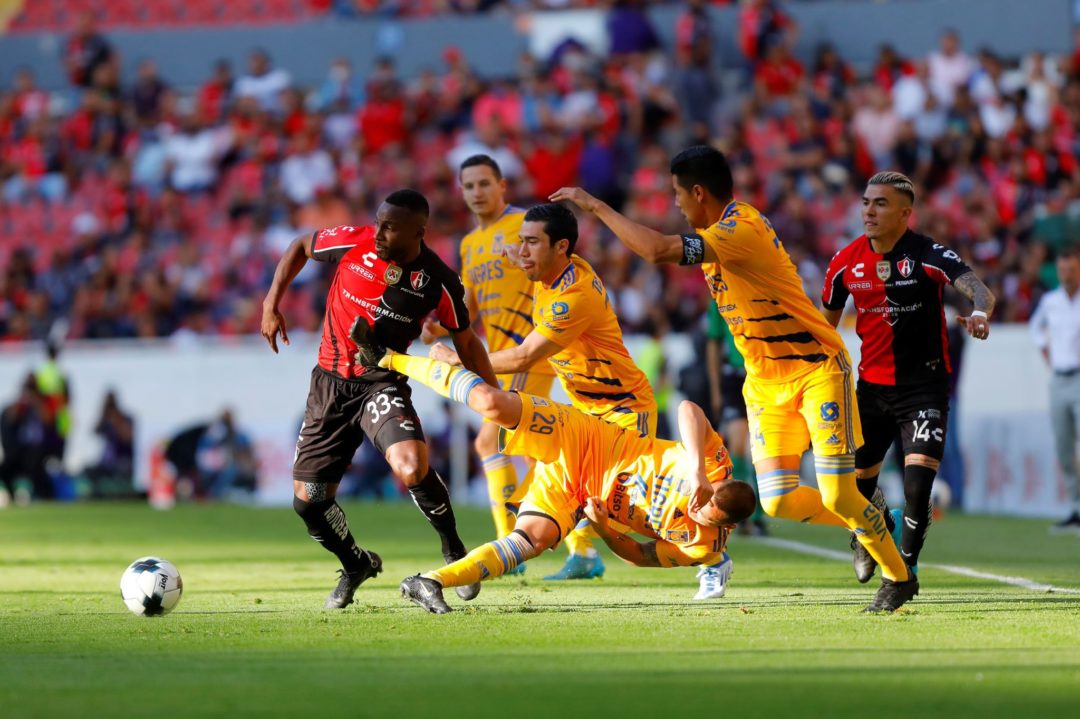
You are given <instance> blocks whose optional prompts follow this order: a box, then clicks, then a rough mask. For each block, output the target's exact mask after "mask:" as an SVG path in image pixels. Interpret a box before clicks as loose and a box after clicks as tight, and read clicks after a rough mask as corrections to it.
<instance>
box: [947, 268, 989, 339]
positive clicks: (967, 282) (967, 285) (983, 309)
mask: <svg viewBox="0 0 1080 719" xmlns="http://www.w3.org/2000/svg"><path fill="white" fill-rule="evenodd" d="M953 287H955V288H956V289H957V290H958V291H959V292H960V294H962V295H963V296H964V297H967V298H968V299H969V300H971V302H972V304H974V305H975V309H974V310H973V311H972V313H971V315H970V316H969V317H957V318H956V321H957V322H959V323H960V324H961V325H963V327H964V329H966V330H967V332H968V334H969V335H971V336H972V337H974V338H975V339H977V340H984V339H986V338H987V337H989V336H990V315H992V314H994V305H995V304H996V299H995V298H994V293H993V292H991V291H990V288H989V287H987V286H986V285H985V284H983V281H982V280H980V279H979V278H978V277H976V276H975V273H974V272H965V273H964V274H962V275H960V276H959V277H957V278H956V279H955V280H953Z"/></svg>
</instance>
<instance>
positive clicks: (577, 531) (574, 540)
mask: <svg viewBox="0 0 1080 719" xmlns="http://www.w3.org/2000/svg"><path fill="white" fill-rule="evenodd" d="M599 538H600V537H599V535H598V534H597V533H596V530H595V529H593V528H592V525H591V524H589V520H587V519H583V520H581V521H580V522H578V525H577V526H576V527H574V530H573V531H572V532H570V533H569V534H567V535H566V548H567V549H568V550H569V551H570V554H579V555H581V556H583V557H587V556H591V555H592V554H595V553H596V550H595V549H593V541H592V540H594V539H599Z"/></svg>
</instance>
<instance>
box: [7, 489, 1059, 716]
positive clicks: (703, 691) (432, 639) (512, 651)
mask: <svg viewBox="0 0 1080 719" xmlns="http://www.w3.org/2000/svg"><path fill="white" fill-rule="evenodd" d="M346 511H347V512H348V515H349V519H350V523H351V525H352V527H353V530H354V532H355V534H356V535H357V537H358V539H359V540H360V542H361V544H363V545H364V546H366V547H370V548H372V549H375V550H377V551H378V552H379V553H381V554H382V556H383V558H384V560H385V566H386V569H385V571H384V573H383V574H382V575H381V576H379V577H378V578H377V579H376V580H374V581H371V582H369V583H368V584H365V585H364V586H363V587H362V588H361V589H360V591H359V592H358V593H357V599H358V601H357V603H356V604H355V605H353V606H351V607H349V608H348V609H346V610H345V611H342V612H337V613H328V612H324V611H323V610H322V609H321V607H322V602H323V599H324V597H325V596H326V594H327V593H328V592H329V590H330V589H331V587H332V586H333V584H334V582H335V579H336V575H335V574H334V569H335V568H336V562H335V560H334V559H333V557H331V556H330V555H329V554H328V553H326V552H324V551H323V550H322V549H320V548H319V547H318V546H317V545H316V544H315V543H314V542H312V541H311V539H309V538H308V537H307V535H306V533H305V531H304V528H303V525H302V524H301V522H300V520H299V519H298V518H297V517H296V516H295V515H294V514H293V513H292V512H291V511H290V510H287V509H256V508H248V507H237V506H227V505H217V506H198V507H196V506H184V507H179V508H177V509H176V510H174V511H171V512H155V511H153V510H151V509H148V508H146V507H143V506H138V505H92V506H88V505H83V506H62V505H61V506H45V505H40V506H32V507H29V508H25V509H14V508H13V509H8V510H6V511H3V512H0V717H4V719H17V718H21V717H141V716H153V717H162V718H164V719H172V718H173V717H177V718H180V717H204V716H206V717H210V716H221V717H226V716H229V717H234V716H237V715H240V716H258V717H290V718H298V717H354V716H395V717H414V716H415V717H426V716H431V717H436V716H467V717H499V718H500V719H518V718H520V717H552V718H561V717H578V716H593V717H617V718H620V719H621V717H630V716H634V717H638V716H640V717H646V716H647V717H650V718H652V719H658V718H666V717H678V716H686V717H698V716H702V717H704V716H727V717H754V716H763V717H771V716H799V717H814V716H836V717H844V716H857V717H867V718H869V717H879V716H903V717H908V718H911V719H921V718H922V717H931V716H948V717H966V716H977V717H980V718H985V717H990V716H1008V717H1040V718H1042V717H1051V716H1062V717H1065V716H1068V717H1075V716H1078V714H1077V712H1078V711H1080V709H1078V707H1080V595H1069V594H1056V593H1040V592H1036V591H1031V590H1029V589H1022V588H1019V587H1013V586H1007V585H1004V584H1000V583H997V582H993V581H988V580H981V579H972V578H968V577H962V576H956V575H953V574H949V573H946V572H944V571H942V570H935V569H933V568H929V567H926V568H924V569H923V571H922V574H921V579H922V583H923V590H922V594H921V595H920V596H919V597H917V598H916V599H915V601H914V602H913V603H911V604H910V605H909V607H910V609H908V610H907V611H902V612H901V613H898V614H896V615H892V616H868V615H862V614H860V611H859V610H860V609H862V607H863V606H865V605H866V604H867V603H868V602H869V600H870V598H871V596H872V593H873V589H874V587H876V584H877V582H876V580H875V581H874V583H873V584H871V585H867V586H861V585H859V584H857V583H856V582H855V580H854V579H853V577H852V572H851V568H850V564H845V563H841V562H839V561H835V560H830V559H824V558H817V557H811V556H804V555H800V554H796V553H793V552H791V551H789V550H786V549H780V548H777V547H771V546H765V545H762V544H760V543H758V542H755V541H752V540H745V539H740V538H736V539H735V540H734V541H733V542H732V546H731V548H730V549H731V552H732V555H733V556H734V557H735V575H734V577H733V580H732V583H731V585H730V587H729V590H728V596H727V597H725V598H724V599H722V600H719V601H714V602H709V603H704V604H703V603H698V602H693V601H691V596H692V595H693V592H694V591H695V588H696V581H695V579H694V571H693V570H692V569H679V570H659V569H655V570H642V569H635V568H632V567H628V566H626V565H623V564H622V563H621V562H619V561H618V560H617V559H615V558H613V557H612V556H611V555H610V554H605V559H606V561H607V563H608V573H607V575H606V576H605V577H604V579H603V580H598V581H590V582H587V583H569V584H557V585H556V584H550V583H545V582H542V581H540V577H541V576H542V575H544V574H546V573H548V572H550V571H553V570H554V569H556V568H557V567H558V566H559V565H560V563H561V562H562V559H563V554H562V552H561V551H560V552H559V553H558V554H554V553H547V554H546V555H545V556H543V557H540V558H538V559H536V560H534V561H533V562H530V564H529V567H528V573H527V574H526V575H525V577H524V578H523V579H518V578H511V579H502V580H498V581H495V582H490V583H486V584H485V585H484V590H483V592H482V593H481V595H480V597H479V598H478V599H477V600H476V601H475V602H472V603H470V604H468V605H463V603H462V602H460V601H458V600H457V597H456V596H453V595H452V593H450V592H448V595H449V597H448V598H449V601H450V602H451V604H452V605H453V606H454V607H455V608H456V609H458V610H459V611H456V612H454V613H453V614H450V615H447V616H445V617H436V616H432V615H428V614H425V613H424V612H422V611H421V610H420V609H419V608H417V607H414V606H413V605H411V604H406V603H404V602H403V601H402V600H401V599H400V597H399V596H398V590H397V584H398V581H400V579H401V578H402V577H404V576H405V575H407V574H412V573H414V572H416V571H419V570H424V569H430V568H432V567H433V565H434V564H435V563H436V562H437V561H438V545H437V541H436V537H435V535H434V533H433V532H432V531H431V529H430V528H429V527H428V526H427V524H426V522H424V520H423V519H422V517H420V515H419V514H418V513H417V512H416V510H415V508H413V507H412V506H411V505H410V504H406V503H403V502H402V503H391V504H350V505H346ZM458 514H459V523H460V524H461V526H462V533H463V536H464V538H465V540H466V543H467V544H469V545H470V546H473V545H475V544H477V543H479V542H481V541H484V540H486V539H487V538H488V537H487V532H488V531H489V529H488V528H489V526H490V519H489V517H488V514H487V512H486V511H480V510H477V509H472V508H462V509H459V511H458ZM771 526H772V528H773V529H774V531H775V533H776V535H777V536H780V537H784V538H787V539H794V540H799V541H803V542H807V543H812V544H817V545H820V546H822V547H829V548H832V549H843V548H845V547H846V542H847V539H846V535H845V534H843V533H842V532H839V531H836V530H834V529H830V528H818V527H806V526H800V525H796V524H791V523H783V522H779V521H774V522H773V523H772V525H771ZM148 554H149V555H157V556H162V557H165V558H167V559H169V560H171V561H172V562H174V563H176V565H177V566H178V567H179V568H180V571H181V573H182V574H183V578H184V597H183V599H182V600H181V602H180V605H179V606H178V608H177V609H176V611H174V612H173V613H172V614H170V615H168V616H166V617H163V618H153V619H147V618H142V617H136V616H134V615H132V614H130V613H129V612H128V611H127V609H126V608H125V607H124V606H123V603H122V602H121V600H120V596H119V588H118V585H119V579H120V574H121V572H122V571H123V569H124V567H126V566H127V564H128V563H129V562H131V561H132V560H133V559H135V558H136V557H139V556H143V555H148ZM924 561H927V562H931V563H933V562H937V563H942V564H957V565H964V566H967V567H972V568H975V569H978V570H980V571H984V572H991V573H995V574H1001V575H1015V576H1022V577H1026V578H1028V579H1031V580H1034V581H1038V582H1045V583H1049V584H1054V585H1057V586H1062V587H1071V588H1080V537H1075V536H1069V537H1051V536H1048V535H1047V532H1046V523H1045V522H1035V521H1024V520H1011V519H1008V520H1007V519H991V518H980V517H962V516H949V517H947V518H945V519H944V520H942V521H940V522H938V523H937V524H936V525H935V526H934V528H933V529H932V531H931V534H930V539H929V542H928V545H927V550H926V552H925V553H924Z"/></svg>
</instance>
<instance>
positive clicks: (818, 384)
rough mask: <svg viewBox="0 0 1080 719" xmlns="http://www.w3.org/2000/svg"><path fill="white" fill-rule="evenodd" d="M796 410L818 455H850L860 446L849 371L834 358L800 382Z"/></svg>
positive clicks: (853, 389)
mask: <svg viewBox="0 0 1080 719" xmlns="http://www.w3.org/2000/svg"><path fill="white" fill-rule="evenodd" d="M799 411H800V413H801V415H802V417H803V420H804V422H805V423H806V428H807V431H808V432H809V433H810V444H811V445H812V446H813V449H814V454H816V455H818V456H834V455H840V454H853V453H854V452H855V450H856V449H858V448H859V446H860V445H861V444H862V443H863V435H862V425H861V423H860V421H859V406H858V403H857V402H856V400H855V385H854V383H853V382H852V378H851V371H850V369H849V368H848V367H847V365H846V363H845V362H843V361H842V360H841V359H840V358H833V359H830V360H829V361H828V362H826V363H825V364H824V365H823V366H822V367H820V368H819V369H817V370H815V371H813V372H811V373H810V374H808V375H806V377H805V378H804V379H803V380H802V394H801V399H800V402H799Z"/></svg>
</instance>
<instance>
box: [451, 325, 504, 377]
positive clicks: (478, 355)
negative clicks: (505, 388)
mask: <svg viewBox="0 0 1080 719" xmlns="http://www.w3.org/2000/svg"><path fill="white" fill-rule="evenodd" d="M451 339H453V341H454V347H455V348H456V349H457V355H458V357H459V358H460V359H461V365H462V366H463V367H464V368H465V369H467V370H470V371H471V372H474V373H476V374H477V375H479V376H480V378H481V379H483V380H484V381H485V382H487V383H488V384H489V385H491V386H492V387H498V386H499V382H498V380H496V379H495V372H493V371H492V369H491V360H490V359H488V353H487V349H486V348H485V347H484V343H483V342H481V341H480V338H479V337H477V336H476V333H475V332H473V331H472V328H471V327H466V328H465V329H463V330H461V331H460V332H455V333H453V335H451Z"/></svg>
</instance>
